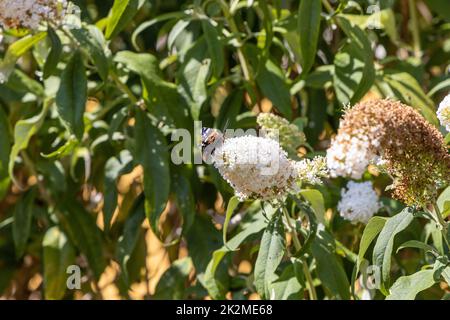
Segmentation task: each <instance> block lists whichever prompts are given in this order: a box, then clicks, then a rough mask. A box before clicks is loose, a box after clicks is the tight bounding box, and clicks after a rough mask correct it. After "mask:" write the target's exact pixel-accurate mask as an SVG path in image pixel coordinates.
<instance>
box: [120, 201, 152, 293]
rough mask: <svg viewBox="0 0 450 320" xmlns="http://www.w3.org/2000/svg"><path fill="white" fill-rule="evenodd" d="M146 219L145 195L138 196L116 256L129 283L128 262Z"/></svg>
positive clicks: (125, 225)
mask: <svg viewBox="0 0 450 320" xmlns="http://www.w3.org/2000/svg"><path fill="white" fill-rule="evenodd" d="M144 219H145V208H144V197H142V196H140V197H138V198H137V199H136V200H135V201H134V203H133V206H132V208H131V209H130V214H129V216H128V218H127V219H126V220H125V224H124V227H123V233H122V235H121V236H120V238H119V241H118V243H117V249H116V250H117V251H116V257H117V261H118V262H119V264H120V267H121V269H122V276H123V279H124V280H125V283H126V284H127V285H129V278H130V275H129V273H128V263H129V262H130V258H131V255H132V254H133V251H134V249H135V247H136V245H137V242H138V240H139V233H140V230H141V226H142V223H143V222H144Z"/></svg>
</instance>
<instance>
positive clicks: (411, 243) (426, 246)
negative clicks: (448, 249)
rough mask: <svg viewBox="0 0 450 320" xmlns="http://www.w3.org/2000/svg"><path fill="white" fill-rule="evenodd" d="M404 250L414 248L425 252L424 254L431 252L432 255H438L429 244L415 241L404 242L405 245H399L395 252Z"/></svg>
mask: <svg viewBox="0 0 450 320" xmlns="http://www.w3.org/2000/svg"><path fill="white" fill-rule="evenodd" d="M404 248H416V249H422V250H425V251H426V252H427V251H429V252H433V253H438V252H437V250H436V248H434V247H433V246H430V245H429V244H426V243H423V242H420V241H417V240H409V241H406V242H405V243H403V244H402V245H400V247H398V248H397V252H399V251H400V250H402V249H404Z"/></svg>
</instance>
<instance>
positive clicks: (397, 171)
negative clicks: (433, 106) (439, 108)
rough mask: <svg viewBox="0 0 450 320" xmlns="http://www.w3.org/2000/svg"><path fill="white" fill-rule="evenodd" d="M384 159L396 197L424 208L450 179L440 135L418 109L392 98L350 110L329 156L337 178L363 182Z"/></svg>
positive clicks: (360, 105)
mask: <svg viewBox="0 0 450 320" xmlns="http://www.w3.org/2000/svg"><path fill="white" fill-rule="evenodd" d="M377 158H378V159H379V158H381V159H383V163H384V165H385V167H386V170H387V172H388V173H389V174H390V175H391V176H392V177H393V179H394V182H393V185H392V189H393V195H394V197H395V198H397V199H399V200H402V201H403V202H405V203H406V204H408V205H420V206H423V205H425V204H427V203H429V202H430V201H432V200H433V199H434V198H435V197H436V193H437V189H438V188H439V187H441V186H443V185H444V184H445V183H448V182H449V181H450V157H449V155H448V153H447V150H446V148H445V145H444V140H443V137H442V135H441V134H440V133H439V131H438V130H437V129H436V128H435V127H433V126H432V125H430V124H429V123H428V122H427V121H426V120H425V119H424V118H423V117H422V116H421V115H420V114H419V113H418V112H417V111H416V110H414V109H413V108H412V107H409V106H407V105H404V104H402V103H400V102H397V101H392V100H372V101H367V102H364V103H359V104H357V105H355V106H354V107H353V108H351V109H349V110H348V111H347V112H346V113H345V115H344V118H343V120H342V121H341V124H340V126H339V131H338V134H337V136H336V138H335V139H334V140H333V141H332V145H331V147H330V149H329V150H328V152H327V164H328V166H329V169H330V174H331V176H333V177H336V176H347V177H352V178H355V179H358V178H361V176H362V174H363V173H364V171H365V168H366V167H367V165H368V164H369V163H371V162H374V161H375V160H376V159H377Z"/></svg>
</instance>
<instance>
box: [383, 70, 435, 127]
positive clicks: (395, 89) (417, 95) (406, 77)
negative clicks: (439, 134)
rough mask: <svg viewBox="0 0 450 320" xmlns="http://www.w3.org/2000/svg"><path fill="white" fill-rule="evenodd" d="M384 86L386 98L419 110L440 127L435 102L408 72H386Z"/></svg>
mask: <svg viewBox="0 0 450 320" xmlns="http://www.w3.org/2000/svg"><path fill="white" fill-rule="evenodd" d="M383 81H384V82H385V85H384V86H381V90H382V92H383V94H384V95H385V96H386V97H390V98H393V97H396V98H397V99H399V100H401V101H402V102H403V103H406V104H408V105H410V106H411V107H413V108H415V109H417V110H418V111H419V112H420V113H421V114H422V115H423V116H424V117H425V119H427V120H428V121H429V122H430V123H432V124H434V125H435V126H438V125H439V121H438V120H437V117H436V113H435V106H434V102H433V101H432V100H431V99H430V98H429V97H428V96H427V95H426V94H425V93H424V92H423V90H422V88H421V87H420V84H419V83H418V82H417V80H416V79H415V78H414V77H413V76H411V75H410V74H408V73H406V72H398V71H396V70H388V69H386V70H384V75H383Z"/></svg>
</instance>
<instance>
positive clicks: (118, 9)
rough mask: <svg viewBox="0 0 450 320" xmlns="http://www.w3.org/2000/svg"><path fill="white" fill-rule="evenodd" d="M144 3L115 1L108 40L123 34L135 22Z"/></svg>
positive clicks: (107, 31) (108, 27) (109, 18)
mask: <svg viewBox="0 0 450 320" xmlns="http://www.w3.org/2000/svg"><path fill="white" fill-rule="evenodd" d="M144 2H145V1H144V0H115V1H114V5H113V7H112V9H111V12H110V14H109V16H108V23H107V25H106V31H105V36H106V39H108V40H109V39H111V38H113V37H115V36H116V35H117V34H118V33H119V32H121V31H122V30H123V29H124V28H125V27H126V26H127V24H128V23H130V22H131V21H132V20H133V18H134V16H135V15H136V13H137V12H138V10H139V8H140V7H141V6H142V5H143V4H144Z"/></svg>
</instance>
